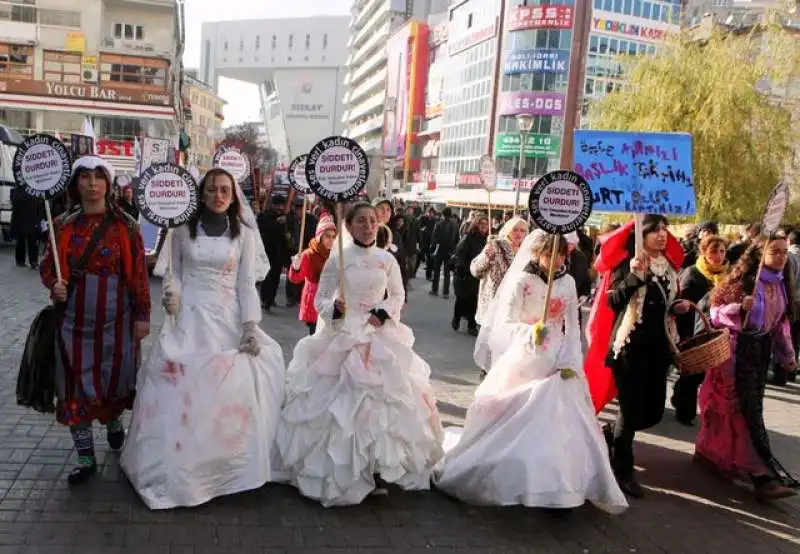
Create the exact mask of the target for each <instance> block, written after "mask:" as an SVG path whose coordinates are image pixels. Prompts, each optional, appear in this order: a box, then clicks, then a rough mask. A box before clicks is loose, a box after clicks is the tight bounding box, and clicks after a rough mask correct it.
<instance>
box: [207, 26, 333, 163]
mask: <svg viewBox="0 0 800 554" xmlns="http://www.w3.org/2000/svg"><path fill="white" fill-rule="evenodd" d="M348 24H349V17H347V16H315V17H303V18H289V19H259V20H245V21H224V22H215V23H204V24H203V28H202V38H201V66H200V72H199V75H198V77H199V78H200V80H202V81H203V82H206V83H209V84H210V85H211V87H212V89H213V90H214V91H217V90H218V86H219V78H220V77H227V78H230V79H235V80H239V81H244V82H248V83H253V84H256V85H258V86H259V95H260V99H261V105H262V106H261V116H262V117H263V120H264V124H265V126H266V131H267V135H268V137H269V143H270V146H271V147H272V148H274V149H275V150H276V151H277V152H278V154H279V156H280V158H281V161H282V162H284V163H286V164H288V163H289V162H290V161H291V159H292V158H294V157H296V156H298V155H300V154H304V153H306V152H308V151H309V150H310V149H311V147H312V146H313V145H314V144H316V143H317V142H318V141H319V140H320V139H322V138H324V137H326V136H330V135H332V134H340V133H341V132H342V112H343V109H342V97H343V96H344V93H345V90H344V87H343V86H342V82H343V80H344V73H345V72H344V64H345V60H346V57H347V46H346V44H347V40H348ZM258 116H259V114H258V113H254V114H253V118H254V119H255V118H257V117H258Z"/></svg>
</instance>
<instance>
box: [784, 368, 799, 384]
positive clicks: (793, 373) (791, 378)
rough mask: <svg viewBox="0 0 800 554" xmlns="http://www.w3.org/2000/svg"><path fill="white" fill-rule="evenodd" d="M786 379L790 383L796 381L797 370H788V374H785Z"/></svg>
mask: <svg viewBox="0 0 800 554" xmlns="http://www.w3.org/2000/svg"><path fill="white" fill-rule="evenodd" d="M786 380H787V381H789V382H790V383H796V382H797V372H796V371H791V372H789V375H787V376H786Z"/></svg>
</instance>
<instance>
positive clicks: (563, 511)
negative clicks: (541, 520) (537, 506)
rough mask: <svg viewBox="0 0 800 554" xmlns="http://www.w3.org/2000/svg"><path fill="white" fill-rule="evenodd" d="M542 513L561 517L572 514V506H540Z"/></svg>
mask: <svg viewBox="0 0 800 554" xmlns="http://www.w3.org/2000/svg"><path fill="white" fill-rule="evenodd" d="M542 510H543V511H544V513H546V514H547V515H549V516H550V517H554V518H557V519H561V518H564V517H569V516H570V515H572V508H542Z"/></svg>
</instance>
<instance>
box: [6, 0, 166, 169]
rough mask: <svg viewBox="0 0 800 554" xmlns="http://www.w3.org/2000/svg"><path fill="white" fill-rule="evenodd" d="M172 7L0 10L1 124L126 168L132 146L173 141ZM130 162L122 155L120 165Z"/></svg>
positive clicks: (77, 3) (91, 0)
mask: <svg viewBox="0 0 800 554" xmlns="http://www.w3.org/2000/svg"><path fill="white" fill-rule="evenodd" d="M175 18H176V6H175V1H174V0H24V1H13V2H12V1H8V0H0V119H2V121H3V122H4V123H5V124H7V125H9V126H11V127H14V128H16V129H17V130H19V131H20V133H22V134H23V135H25V134H33V133H37V132H49V133H60V134H61V135H62V136H63V137H64V138H65V139H68V137H69V135H70V133H77V132H78V131H79V130H80V128H81V125H82V123H83V119H84V117H85V116H89V117H90V118H91V120H92V123H93V126H94V129H95V133H96V135H97V138H98V143H101V147H102V152H101V154H104V153H108V152H113V154H109V155H110V156H113V162H112V163H114V164H115V165H116V166H117V169H118V170H123V171H124V170H130V169H132V167H133V139H134V137H135V136H139V135H149V136H154V137H166V136H170V135H172V134H174V133H175V131H176V129H175V126H174V120H175V101H174V98H175V97H176V94H175V91H176V87H175V86H174V84H175V78H174V75H173V73H174V68H173V61H174V57H175V52H176V47H177V38H176V33H175V28H176V25H175V21H176V19H175ZM128 154H130V155H128Z"/></svg>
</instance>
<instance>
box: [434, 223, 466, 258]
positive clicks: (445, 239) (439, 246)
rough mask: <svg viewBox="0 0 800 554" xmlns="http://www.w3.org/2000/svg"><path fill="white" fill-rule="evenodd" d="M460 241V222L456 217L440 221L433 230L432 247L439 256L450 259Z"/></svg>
mask: <svg viewBox="0 0 800 554" xmlns="http://www.w3.org/2000/svg"><path fill="white" fill-rule="evenodd" d="M458 240H459V229H458V220H457V219H456V218H454V217H448V218H445V219H442V220H441V221H439V222H438V223H437V224H436V226H435V227H434V228H433V238H432V241H431V247H432V248H434V252H435V253H436V255H437V256H444V257H445V258H449V257H450V254H451V253H452V252H453V250H454V249H455V248H456V245H458Z"/></svg>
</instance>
